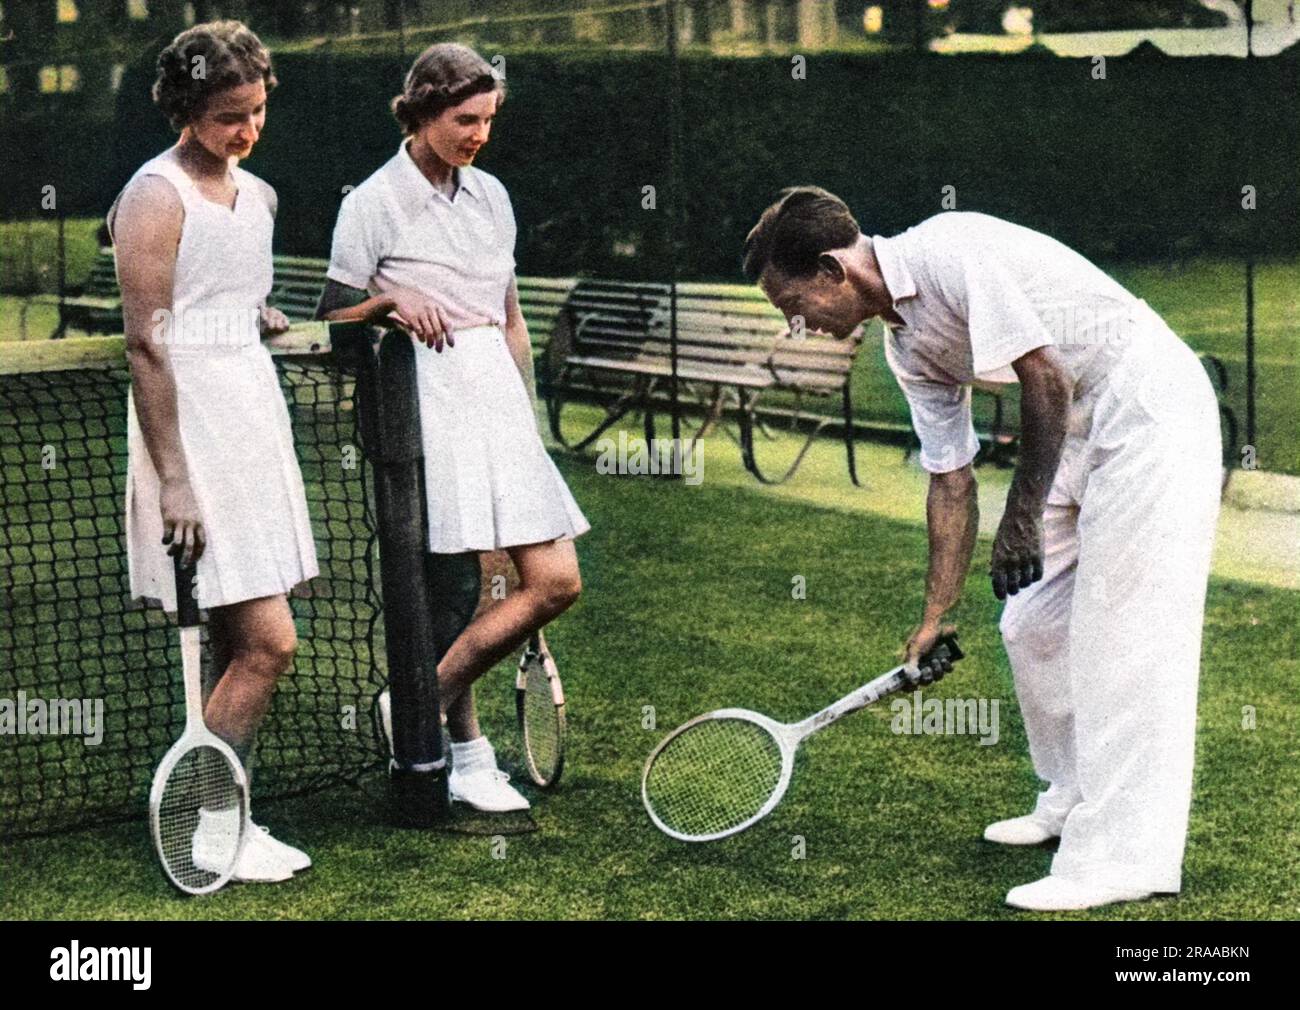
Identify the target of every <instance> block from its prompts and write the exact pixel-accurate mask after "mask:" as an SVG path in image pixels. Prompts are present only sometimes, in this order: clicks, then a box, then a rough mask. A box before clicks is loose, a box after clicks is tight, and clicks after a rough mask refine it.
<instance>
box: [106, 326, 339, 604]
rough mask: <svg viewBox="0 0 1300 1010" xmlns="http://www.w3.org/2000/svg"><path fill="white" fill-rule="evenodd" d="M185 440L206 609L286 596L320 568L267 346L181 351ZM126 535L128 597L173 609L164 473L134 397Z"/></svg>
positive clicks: (176, 368)
mask: <svg viewBox="0 0 1300 1010" xmlns="http://www.w3.org/2000/svg"><path fill="white" fill-rule="evenodd" d="M171 364H172V372H173V374H174V375H175V377H176V402H177V410H178V421H179V427H180V437H181V445H182V448H183V450H184V452H185V460H186V465H187V467H188V469H189V475H190V482H191V485H192V486H193V488H194V494H195V496H196V498H197V499H198V506H199V511H200V515H201V516H202V519H203V526H204V533H205V537H206V541H207V546H206V549H205V551H204V554H203V556H202V557H201V558H200V559H199V563H198V603H199V606H200V607H203V608H208V607H221V606H228V605H229V604H232V603H241V602H243V601H245V600H253V599H258V598H260V597H264V596H277V595H280V594H283V593H287V592H289V591H290V590H291V589H293V587H294V586H296V585H298V584H299V583H301V582H305V581H307V580H308V579H311V578H314V577H315V576H316V575H317V574H318V573H319V568H318V566H317V561H316V545H315V541H314V540H313V539H312V531H311V520H310V518H309V517H308V514H307V496H306V492H305V490H304V487H303V482H302V473H301V471H300V470H299V469H298V458H297V456H296V454H295V453H294V447H293V433H292V430H291V428H290V424H289V411H288V408H287V407H286V406H285V402H284V393H283V392H282V390H281V389H280V382H279V379H278V377H277V374H276V370H275V365H274V363H273V362H272V360H271V355H270V353H269V352H268V351H267V350H266V348H265V347H263V346H262V345H261V344H260V343H257V344H252V345H249V346H244V347H239V348H218V349H203V350H197V351H190V350H186V349H183V348H174V349H173V350H172V352H171ZM127 413H128V418H127V426H128V427H127V451H128V456H129V461H128V468H127V484H126V540H127V558H128V565H129V569H130V580H131V595H132V596H134V597H136V598H142V599H145V600H148V601H155V602H160V603H161V604H162V606H163V607H164V608H165V609H167V610H169V611H171V610H175V608H176V592H175V576H174V569H173V563H172V559H171V557H170V556H169V555H168V554H167V553H166V547H165V546H164V545H163V543H162V535H163V527H162V514H161V510H160V506H159V486H158V474H157V471H156V470H155V469H154V466H153V461H152V459H151V458H150V456H149V452H148V449H147V447H146V445H145V442H144V436H143V434H142V433H141V431H140V424H139V420H138V418H137V417H136V412H135V402H134V399H133V398H132V397H131V396H128V399H127Z"/></svg>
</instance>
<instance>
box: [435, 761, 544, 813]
mask: <svg viewBox="0 0 1300 1010" xmlns="http://www.w3.org/2000/svg"><path fill="white" fill-rule="evenodd" d="M447 788H448V791H449V792H450V794H451V798H452V801H453V802H456V803H466V804H468V805H469V806H471V807H473V808H474V809H475V810H483V811H486V812H488V813H493V814H502V813H507V812H509V811H512V810H527V809H529V808H530V807H531V806H532V804H530V803H529V802H528V800H527V799H525V798H524V797H523V796H522V795H521V794H520V792H519V790H517V789H516V788H515V787H514V786H512V785H510V776H509V775H507V774H506V773H505V772H503V771H501V769H499V768H497V767H496V766H495V765H491V766H488V767H486V768H475V769H473V770H470V771H461V770H460V769H458V768H452V770H451V775H449V776H448V777H447Z"/></svg>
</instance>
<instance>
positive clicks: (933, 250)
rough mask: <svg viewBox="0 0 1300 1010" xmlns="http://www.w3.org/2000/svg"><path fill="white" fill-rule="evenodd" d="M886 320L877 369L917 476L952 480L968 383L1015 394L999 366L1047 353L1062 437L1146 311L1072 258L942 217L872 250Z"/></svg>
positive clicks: (1043, 239)
mask: <svg viewBox="0 0 1300 1010" xmlns="http://www.w3.org/2000/svg"><path fill="white" fill-rule="evenodd" d="M872 244H873V247H874V250H875V254H876V258H877V260H879V262H880V270H881V273H882V275H883V276H884V280H885V286H886V287H887V288H888V289H889V293H890V295H891V297H892V299H893V305H894V311H895V312H897V313H898V314H899V315H900V316H901V317H902V318H903V319H904V321H905V324H906V325H903V326H898V325H897V324H889V325H887V329H886V336H885V358H886V360H887V361H888V362H889V367H890V369H891V370H892V371H893V373H894V376H895V378H896V379H897V380H898V384H899V386H900V387H901V388H902V390H903V394H904V395H905V396H906V397H907V402H908V407H909V408H910V410H911V413H912V426H913V427H914V428H915V429H916V433H917V436H918V437H919V438H920V440H921V465H922V467H924V468H925V469H926V470H929V471H930V472H932V473H946V472H948V471H950V470H957V469H960V468H961V467H963V466H965V465H966V464H967V463H969V462H971V460H973V459H974V458H975V455H976V453H977V452H978V451H979V442H978V440H977V439H976V437H975V428H974V424H973V423H972V420H971V401H970V396H971V394H970V383H971V382H972V381H974V380H975V379H980V380H982V381H986V382H995V383H1014V382H1016V381H1017V380H1016V374H1015V371H1014V370H1013V369H1012V368H1011V367H1010V366H1011V363H1012V362H1013V361H1015V360H1016V359H1017V358H1019V357H1021V356H1022V355H1024V354H1027V353H1029V352H1030V351H1032V350H1034V349H1035V348H1038V347H1043V346H1046V345H1049V344H1050V345H1052V346H1054V347H1056V348H1057V350H1058V351H1059V352H1060V353H1061V356H1062V357H1063V358H1064V361H1065V364H1066V367H1067V368H1068V369H1069V370H1070V373H1071V374H1072V375H1073V377H1074V379H1075V398H1076V404H1077V405H1078V406H1079V408H1080V409H1078V410H1075V411H1072V416H1071V429H1072V431H1073V430H1076V429H1078V428H1080V427H1083V426H1086V424H1087V422H1088V419H1089V417H1090V401H1089V398H1088V397H1086V396H1085V394H1086V393H1087V392H1089V391H1091V390H1093V389H1095V388H1096V387H1097V385H1098V384H1099V383H1100V382H1101V381H1102V380H1103V379H1105V378H1106V376H1107V375H1108V374H1109V373H1110V372H1111V371H1112V369H1114V368H1116V367H1117V365H1118V363H1119V361H1120V359H1121V357H1122V352H1123V349H1124V348H1125V347H1126V346H1127V344H1128V343H1129V341H1131V340H1132V339H1133V338H1134V336H1135V335H1137V334H1140V333H1141V332H1142V327H1143V326H1144V325H1145V324H1146V322H1147V319H1148V317H1149V315H1151V310H1150V309H1149V308H1147V306H1146V303H1145V302H1143V301H1141V300H1140V299H1138V298H1136V297H1134V296H1133V295H1132V294H1130V293H1129V292H1128V291H1126V290H1125V289H1124V288H1123V287H1121V286H1120V285H1119V284H1118V283H1117V282H1116V281H1114V280H1112V279H1111V278H1110V277H1108V276H1106V274H1105V273H1103V272H1102V271H1101V270H1100V269H1098V268H1097V267H1096V266H1094V265H1093V264H1091V263H1089V262H1088V261H1087V260H1086V259H1084V258H1083V257H1082V256H1080V255H1079V254H1078V253H1076V252H1074V251H1073V250H1071V249H1069V248H1067V247H1066V246H1064V245H1062V244H1061V243H1060V242H1057V241H1056V240H1055V239H1053V238H1049V237H1048V236H1046V235H1042V234H1040V233H1039V232H1035V231H1031V230H1030V229H1028V228H1022V227H1021V226H1019V225H1015V224H1011V223H1010V222H1008V221H1001V220H999V219H998V218H994V217H989V216H988V215H986V214H972V213H961V212H956V211H953V212H948V213H944V214H939V215H937V216H935V217H932V218H929V219H928V220H926V221H922V222H921V223H920V224H918V225H916V226H915V227H913V228H909V229H908V230H907V231H905V232H903V234H901V235H897V236H895V237H893V238H882V237H880V236H875V237H873V238H872Z"/></svg>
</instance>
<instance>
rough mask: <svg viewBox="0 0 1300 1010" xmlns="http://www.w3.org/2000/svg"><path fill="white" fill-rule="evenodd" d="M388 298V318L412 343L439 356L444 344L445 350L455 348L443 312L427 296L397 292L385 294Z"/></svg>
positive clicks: (405, 290) (416, 292)
mask: <svg viewBox="0 0 1300 1010" xmlns="http://www.w3.org/2000/svg"><path fill="white" fill-rule="evenodd" d="M389 298H390V299H391V301H392V303H393V308H392V312H391V315H392V316H393V317H395V318H396V319H397V322H398V323H399V324H400V325H401V326H402V327H403V328H404V329H406V330H407V331H409V332H410V334H411V335H412V336H413V337H415V339H417V340H418V341H420V342H421V343H422V344H424V345H425V346H427V347H432V348H433V349H434V350H435V351H437V352H438V353H439V354H441V353H442V345H443V343H444V342H445V343H446V344H447V346H448V347H455V346H456V341H455V340H454V339H453V337H452V333H451V326H450V325H449V324H448V322H447V314H446V312H445V311H444V310H443V308H442V306H440V305H439V304H438V303H437V302H436V301H434V300H433V299H432V298H430V297H429V296H428V295H424V294H421V293H420V292H418V291H411V290H410V289H408V288H397V289H396V290H394V291H391V292H389Z"/></svg>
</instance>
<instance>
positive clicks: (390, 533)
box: [344, 328, 448, 827]
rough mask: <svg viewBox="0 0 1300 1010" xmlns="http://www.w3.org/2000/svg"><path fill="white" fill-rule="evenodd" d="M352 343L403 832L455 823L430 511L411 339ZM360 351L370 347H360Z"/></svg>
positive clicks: (396, 815) (368, 337) (393, 798)
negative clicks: (428, 572)
mask: <svg viewBox="0 0 1300 1010" xmlns="http://www.w3.org/2000/svg"><path fill="white" fill-rule="evenodd" d="M363 332H364V336H362V335H361V334H359V333H356V332H355V331H353V332H349V333H348V334H347V335H346V336H347V339H348V341H349V343H350V344H351V345H352V346H351V347H349V348H347V349H344V353H345V355H346V356H348V357H350V358H351V359H352V360H353V361H354V362H355V364H356V366H357V411H358V414H359V419H360V425H361V440H362V444H363V447H364V449H365V452H366V456H367V458H368V460H369V462H370V465H371V467H372V472H373V474H374V488H375V506H376V510H377V513H378V528H379V529H378V534H379V536H378V539H379V566H380V573H381V576H380V585H381V593H382V598H383V611H384V628H385V634H384V646H385V652H386V654H387V658H388V679H389V687H390V691H391V697H392V713H393V766H392V768H391V775H390V788H389V798H390V804H391V807H390V815H391V818H392V820H393V822H394V823H396V824H398V825H401V826H404V827H432V826H434V825H437V824H439V823H441V822H443V821H445V820H446V818H447V813H448V798H447V775H446V759H445V756H444V755H443V753H442V733H441V731H440V727H441V711H442V708H441V704H440V702H439V699H438V676H437V670H438V661H439V659H441V649H440V648H439V645H440V643H439V641H438V639H437V637H436V636H435V631H434V621H433V606H432V603H433V600H432V589H431V585H430V582H429V581H428V579H427V578H426V577H425V557H426V554H427V550H428V547H427V540H428V537H427V534H428V504H427V500H426V496H425V487H424V449H423V441H422V438H421V432H420V412H419V400H418V397H417V393H416V383H415V353H414V348H413V347H412V341H411V337H410V336H408V335H407V334H406V333H404V332H402V331H401V330H396V329H392V330H381V331H375V330H371V329H369V328H363ZM357 344H361V345H362V346H360V347H358V346H357Z"/></svg>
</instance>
